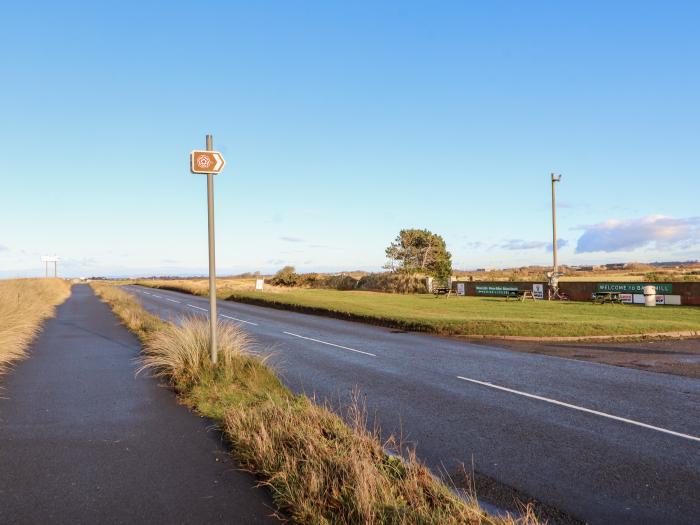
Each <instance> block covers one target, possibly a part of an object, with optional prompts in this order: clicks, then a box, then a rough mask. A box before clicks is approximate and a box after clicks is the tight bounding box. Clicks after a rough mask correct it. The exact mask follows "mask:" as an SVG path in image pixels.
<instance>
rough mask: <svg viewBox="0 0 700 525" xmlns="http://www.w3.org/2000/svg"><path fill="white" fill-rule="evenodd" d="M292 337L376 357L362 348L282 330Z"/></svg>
mask: <svg viewBox="0 0 700 525" xmlns="http://www.w3.org/2000/svg"><path fill="white" fill-rule="evenodd" d="M282 333H284V334H287V335H291V336H292V337H298V338H299V339H306V340H308V341H313V342H314V343H321V344H322V345H328V346H335V347H336V348H342V349H343V350H350V351H351V352H357V353H358V354H365V355H369V356H372V357H377V356H376V355H375V354H370V353H369V352H363V351H362V350H355V349H354V348H349V347H347V346H341V345H336V344H334V343H328V342H326V341H321V340H320V339H313V338H312V337H304V336H303V335H299V334H293V333H292V332H282Z"/></svg>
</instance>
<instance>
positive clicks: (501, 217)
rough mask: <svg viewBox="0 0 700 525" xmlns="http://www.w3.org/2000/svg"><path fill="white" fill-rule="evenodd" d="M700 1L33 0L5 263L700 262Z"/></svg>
mask: <svg viewBox="0 0 700 525" xmlns="http://www.w3.org/2000/svg"><path fill="white" fill-rule="evenodd" d="M699 19H700V4H698V3H697V2H674V1H664V2H661V1H659V2H639V1H636V2H577V3H574V2H554V1H548V2H519V1H513V2H498V1H495V2H467V1H460V2H448V1H446V2H412V1H401V2H398V1H396V2H380V1H371V2H362V1H358V2H305V1H299V2H274V1H271V2H215V1H213V2H208V3H207V4H206V5H204V4H201V3H197V2H191V3H185V2H175V1H169V2H127V1H122V2H92V3H88V2H85V3H74V2H60V3H55V2H29V1H28V2H12V3H6V4H5V5H4V6H3V16H2V31H0V71H1V75H2V82H0V114H1V115H2V118H1V119H0V156H1V157H2V159H3V162H2V164H0V277H15V276H32V275H41V274H43V271H44V269H43V265H42V263H41V260H40V257H41V256H42V255H46V254H50V255H53V254H55V255H57V256H59V257H60V258H61V262H60V263H59V272H60V273H61V274H62V275H67V276H91V275H105V276H129V275H153V274H157V275H165V274H173V275H175V274H204V273H206V270H207V215H206V212H207V210H206V176H204V175H194V174H191V173H190V172H189V164H188V156H189V152H190V151H191V150H193V149H197V148H199V149H203V147H204V141H205V135H206V134H207V133H211V134H213V137H214V147H215V148H216V149H218V150H219V151H221V152H222V153H223V155H224V156H225V158H226V167H225V169H224V171H223V172H222V173H221V174H220V175H217V176H216V178H215V192H216V196H215V204H216V206H215V212H216V243H217V267H218V272H219V273H222V274H223V273H239V272H246V271H261V272H265V273H266V272H271V271H275V270H276V269H278V268H280V267H281V266H283V265H287V264H291V265H293V266H295V267H296V268H297V270H298V271H341V270H357V269H362V270H370V271H373V270H379V269H380V268H381V267H382V265H383V264H384V263H385V256H384V250H385V248H386V246H387V245H388V244H389V243H390V242H391V241H392V240H393V239H394V237H395V236H396V235H397V234H398V232H399V231H400V230H401V229H402V228H427V229H429V230H431V231H433V232H435V233H438V234H440V235H442V236H443V238H444V239H445V241H446V242H447V246H448V249H449V250H450V252H451V253H452V256H453V263H454V267H455V268H460V269H472V268H479V267H510V266H520V265H527V264H549V263H550V261H551V242H552V236H551V193H550V190H551V184H550V173H551V172H555V173H558V174H561V175H562V181H561V183H558V185H557V200H558V209H557V217H558V237H559V238H560V241H559V245H560V246H561V249H560V251H559V259H560V263H564V264H593V263H602V262H618V261H659V260H688V259H700V210H699V209H698V194H699V192H698V190H699V189H700V184H699V183H698V175H699V169H698V166H700V162H699V161H700V126H699V124H698V123H699V122H700V104H699V103H698V96H699V95H698V93H700V68H698V64H700V33H699V32H698V31H697V21H698V20H699Z"/></svg>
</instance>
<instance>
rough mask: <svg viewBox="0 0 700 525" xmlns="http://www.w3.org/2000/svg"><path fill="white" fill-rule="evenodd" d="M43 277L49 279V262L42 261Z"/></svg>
mask: <svg viewBox="0 0 700 525" xmlns="http://www.w3.org/2000/svg"><path fill="white" fill-rule="evenodd" d="M44 277H46V278H47V279H48V278H49V261H44Z"/></svg>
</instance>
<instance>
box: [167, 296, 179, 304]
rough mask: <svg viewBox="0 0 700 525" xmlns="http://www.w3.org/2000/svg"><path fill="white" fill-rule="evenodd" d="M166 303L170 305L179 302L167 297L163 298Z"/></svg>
mask: <svg viewBox="0 0 700 525" xmlns="http://www.w3.org/2000/svg"><path fill="white" fill-rule="evenodd" d="M165 300H166V301H170V302H171V303H179V302H180V301H176V300H175V299H170V298H168V297H166V298H165Z"/></svg>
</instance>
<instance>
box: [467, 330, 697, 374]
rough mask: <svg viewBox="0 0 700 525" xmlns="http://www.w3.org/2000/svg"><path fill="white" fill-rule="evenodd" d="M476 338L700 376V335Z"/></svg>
mask: <svg viewBox="0 0 700 525" xmlns="http://www.w3.org/2000/svg"><path fill="white" fill-rule="evenodd" d="M472 342H474V343H476V344H488V345H489V346H500V347H502V348H506V349H508V350H513V351H516V352H529V353H533V354H544V355H554V356H558V357H567V358H569V359H579V360H581V361H593V362H594V363H604V364H606V365H614V366H625V367H628V368H636V369H638V370H647V371H650V372H659V373H662V374H674V375H678V376H685V377H692V378H696V379H698V378H700V339H674V340H670V339H668V340H656V341H635V342H628V343H595V342H593V343H591V342H588V343H563V342H562V343H544V342H534V341H507V340H501V339H498V340H483V341H472Z"/></svg>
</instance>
